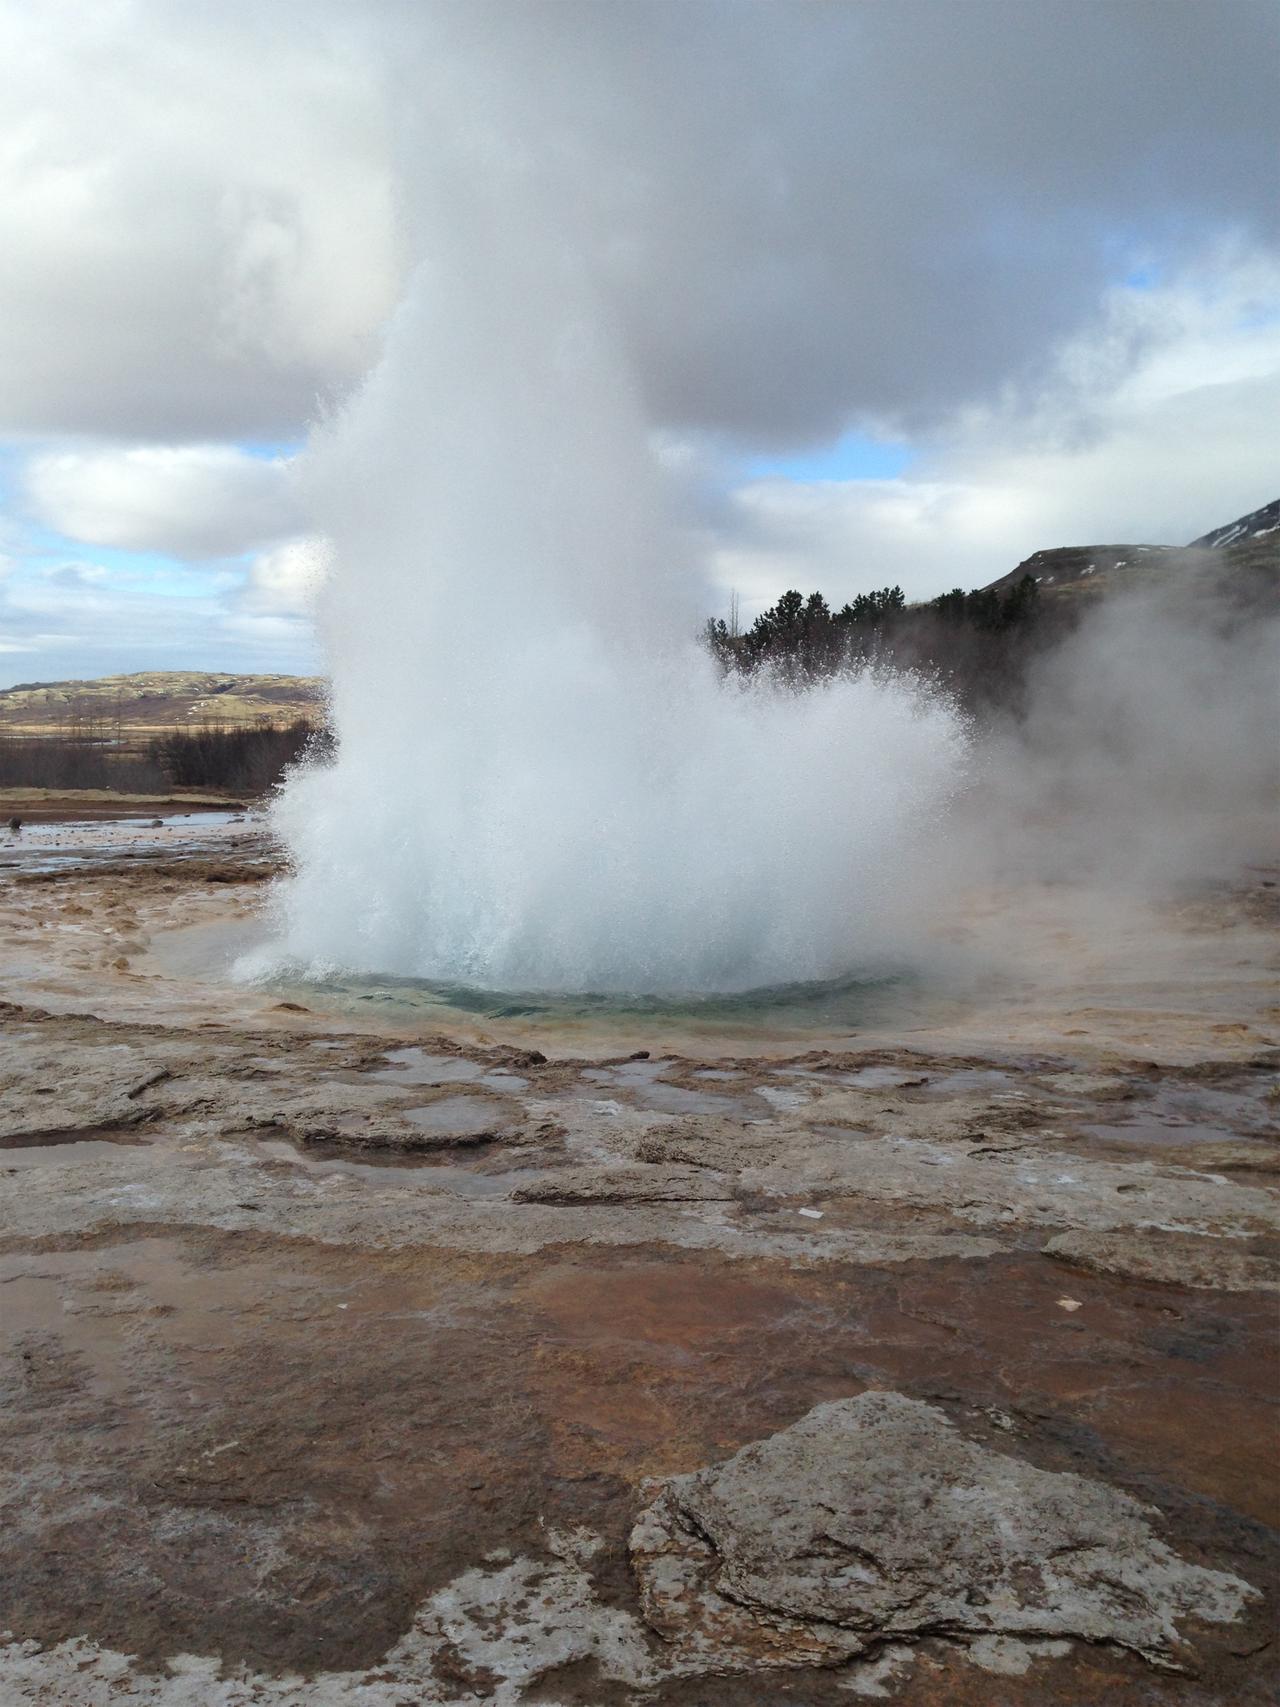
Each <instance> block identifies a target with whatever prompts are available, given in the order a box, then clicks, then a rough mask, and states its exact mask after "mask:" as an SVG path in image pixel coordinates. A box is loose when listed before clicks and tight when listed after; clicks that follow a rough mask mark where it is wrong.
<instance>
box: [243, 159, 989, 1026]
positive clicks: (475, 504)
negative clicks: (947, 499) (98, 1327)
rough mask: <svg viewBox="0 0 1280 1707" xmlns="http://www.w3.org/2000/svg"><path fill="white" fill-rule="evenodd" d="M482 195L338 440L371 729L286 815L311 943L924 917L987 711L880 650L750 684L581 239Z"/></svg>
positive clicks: (718, 983) (336, 586)
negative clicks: (706, 629) (727, 670)
mask: <svg viewBox="0 0 1280 1707" xmlns="http://www.w3.org/2000/svg"><path fill="white" fill-rule="evenodd" d="M448 211H449V217H448V218H447V219H444V218H442V219H439V220H438V221H436V222H435V224H434V227H433V232H432V241H431V244H430V249H429V260H428V261H427V262H425V263H424V264H423V265H422V266H421V268H420V269H419V271H418V273H417V276H416V278H415V280H414V283H413V286H412V288H411V290H410V292H409V294H408V297H407V299H406V301H405V302H404V304H403V306H402V307H401V309H400V311H399V312H398V314H397V316H396V318H395V320H394V322H393V324H392V326H391V327H390V329H389V332H388V336H387V340H386V345H385V350H384V354H383V358H382V360H381V363H380V365H379V366H378V368H377V369H376V371H375V372H374V373H373V374H372V376H371V377H370V379H369V380H368V382H367V384H366V385H365V387H364V389H363V391H362V392H361V393H360V395H359V396H357V397H356V398H355V399H354V401H353V402H352V403H351V405H350V406H349V407H348V408H347V410H346V411H345V413H344V414H343V415H342V416H341V418H340V419H338V420H337V421H336V422H335V423H333V424H332V425H331V426H329V427H327V428H326V429H324V430H323V431H322V432H320V433H319V434H318V435H317V437H316V440H315V442H314V443H313V446H312V448H311V450H310V452H309V454H308V459H307V461H308V465H309V480H310V487H311V494H312V500H313V505H314V509H315V512H316V519H317V523H318V525H319V526H320V528H321V529H322V530H323V532H324V533H325V535H326V536H327V538H328V540H329V541H330V545H331V569H330V574H329V578H328V581H327V585H326V587H325V590H324V592H323V594H322V622H323V626H324V631H325V634H326V638H327V645H328V651H329V661H330V666H331V670H332V680H333V703H332V712H333V718H334V722H335V728H336V732H337V737H338V748H337V755H336V760H335V762H334V763H333V764H332V766H328V767H319V766H316V767H313V768H310V769H306V770H304V771H303V772H301V773H300V774H298V775H297V776H295V777H294V778H293V779H292V780H291V782H290V783H289V785H288V787H287V789H286V790H285V793H284V795H283V798H282V800H281V801H280V804H279V806H278V809H277V810H278V824H279V827H280V829H281V831H282V833H283V834H284V836H285V838H286V840H287V843H288V846H289V848H290V850H291V854H292V860H293V871H292V874H291V875H290V877H289V878H288V879H287V880H285V881H284V882H283V883H282V884H281V885H280V888H279V890H278V893H277V896H276V911H277V923H278V928H279V939H280V940H279V954H280V956H281V957H282V958H283V959H284V960H285V961H287V962H288V963H290V964H291V965H293V966H294V967H299V968H301V969H303V970H304V971H306V972H309V973H311V974H313V975H322V974H324V973H326V972H329V971H332V970H335V969H341V970H343V971H354V972H364V973H384V974H393V975H400V976H414V977H422V978H426V979H432V980H446V981H457V982H465V983H470V984H475V985H482V986H486V987H489V988H494V989H519V990H548V991H553V990H559V991H593V990H594V991H630V992H676V991H716V990H724V991H728V990H742V989H747V988H750V987H753V986H756V985H766V984H778V983H784V982H793V981H803V980H810V979H820V978H824V977H829V976H833V975H837V974H842V973H845V972H848V971H849V970H851V969H852V968H854V967H855V966H856V965H858V964H859V962H860V961H862V960H865V958H866V957H867V956H868V955H869V954H872V953H874V952H877V951H882V950H884V949H886V948H888V947H890V946H892V945H893V943H894V939H895V931H896V929H897V926H898V911H899V904H900V903H901V902H902V901H903V900H904V899H905V897H906V893H907V891H908V889H909V883H908V876H907V874H908V869H909V867H910V866H911V864H912V861H913V858H914V855H913V850H914V849H917V848H918V847H920V845H921V843H922V839H923V840H926V841H927V840H928V833H929V831H930V829H931V828H933V827H934V826H936V823H937V821H938V819H939V817H940V815H941V812H942V810H943V808H944V806H945V802H946V800H947V798H948V796H949V795H950V794H951V793H952V791H953V790H954V788H955V787H956V784H957V780H958V778H959V776H960V775H961V774H962V771H963V760H964V749H965V738H964V733H963V728H962V724H961V722H960V720H959V719H958V718H957V717H956V715H955V713H954V712H953V710H952V709H951V708H950V707H949V706H948V704H947V703H946V702H945V701H944V700H943V699H941V698H939V697H937V696H934V695H929V694H927V693H924V692H922V691H920V690H918V689H916V688H914V687H913V686H911V685H910V684H908V683H906V682H904V681H901V680H893V679H877V678H874V677H872V676H870V675H863V676H861V677H858V678H856V679H846V680H841V681H838V682H836V683H833V684H832V685H830V686H827V687H824V688H821V689H819V690H814V691H809V692H803V693H796V692H792V691H788V690H787V689H786V688H784V687H781V686H779V685H776V684H770V683H767V682H760V683H757V684H754V685H751V686H748V687H741V686H737V685H734V684H733V683H728V684H726V683H722V682H721V681H720V679H719V675H718V672H717V669H716V667H715V665H714V663H713V661H712V659H711V658H710V657H709V656H708V655H707V654H706V652H705V650H704V649H703V648H702V646H701V645H700V644H699V642H698V640H697V638H696V637H697V631H698V627H699V622H700V619H701V617H702V616H703V615H704V614H705V612H706V610H707V608H708V602H707V600H708V595H707V594H706V593H705V591H704V589H703V588H702V586H701V585H700V583H699V578H698V576H697V574H696V571H695V570H694V569H693V568H692V566H691V565H690V564H689V563H688V562H687V560H686V559H685V556H684V553H683V548H682V547H681V545H680V543H679V541H678V538H677V536H676V533H675V531H674V530H673V529H672V528H671V527H670V526H669V525H668V523H667V520H666V516H665V505H664V500H663V495H662V492H661V482H660V478H659V475H658V471H657V469H656V467H655V463H654V460H653V457H652V455H651V452H650V449H649V437H648V435H647V432H646V428H645V423H644V420H643V418H642V415H641V412H640V409H639V407H638V406H637V404H636V402H635V400H634V398H633V396H632V393H631V389H630V387H629V384H628V380H627V374H626V369H625V364H624V362H623V361H622V359H621V357H620V354H619V352H618V351H617V350H616V349H615V348H614V347H613V343H612V340H611V338H610V337H609V335H608V332H607V328H606V322H605V317H604V315H603V314H602V313H601V312H599V311H598V309H597V306H596V304H595V303H594V301H593V299H592V296H591V293H590V290H589V287H588V285H587V284H586V282H585V280H584V278H583V276H582V274H581V272H580V270H579V268H578V266H577V265H576V262H575V259H574V257H573V255H572V253H570V252H569V246H560V245H558V244H557V243H556V242H555V241H554V240H553V239H552V238H551V237H550V236H549V235H548V222H547V221H546V220H538V219H537V218H535V217H533V216H532V215H531V214H530V213H529V211H528V203H527V201H522V199H521V197H520V196H519V195H510V196H505V197H502V198H501V205H499V198H497V197H496V196H495V195H494V194H492V192H490V194H489V199H488V200H487V201H485V202H483V203H482V204H481V205H477V204H476V203H475V202H474V201H473V200H472V201H468V203H467V205H466V207H465V209H462V208H461V202H460V201H459V203H455V204H454V205H453V206H451V207H450V209H449V210H448ZM931 851H932V855H933V857H934V858H936V857H937V849H936V847H934V848H933V849H932V850H931Z"/></svg>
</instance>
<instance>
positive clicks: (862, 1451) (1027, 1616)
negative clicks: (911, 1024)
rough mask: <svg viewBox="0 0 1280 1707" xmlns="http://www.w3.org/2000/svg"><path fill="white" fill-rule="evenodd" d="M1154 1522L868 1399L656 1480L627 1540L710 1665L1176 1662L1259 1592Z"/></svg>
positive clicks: (700, 1661) (664, 1604)
mask: <svg viewBox="0 0 1280 1707" xmlns="http://www.w3.org/2000/svg"><path fill="white" fill-rule="evenodd" d="M1157 1518H1158V1513H1156V1512H1154V1511H1153V1510H1152V1509H1151V1508H1150V1507H1146V1506H1142V1505H1140V1504H1139V1503H1138V1502H1137V1501H1136V1500H1133V1499H1131V1498H1129V1496H1128V1495H1127V1494H1123V1493H1120V1492H1119V1491H1118V1490H1116V1489H1114V1488H1111V1487H1108V1486H1106V1485H1104V1484H1102V1483H1099V1482H1093V1481H1089V1480H1087V1479H1086V1478H1084V1477H1083V1476H1077V1475H1064V1474H1056V1473H1051V1472H1048V1471H1045V1470H1039V1469H1037V1468H1036V1467H1035V1466H1034V1465H1032V1464H1028V1463H1026V1462H1025V1461H1024V1460H1022V1459H1019V1458H1015V1457H1011V1456H1009V1455H1007V1454H1006V1453H1003V1452H996V1451H992V1450H991V1449H990V1448H988V1447H985V1446H981V1445H978V1444H975V1443H974V1442H973V1441H970V1440H967V1439H965V1437H964V1436H963V1435H962V1434H961V1433H960V1432H959V1431H958V1430H957V1429H956V1428H955V1427H954V1426H953V1425H952V1424H951V1423H950V1421H949V1420H948V1419H947V1417H946V1416H945V1414H944V1413H943V1412H942V1411H940V1410H938V1409H936V1408H935V1407H934V1406H932V1405H927V1404H923V1403H921V1402H919V1401H917V1400H913V1399H908V1398H905V1397H903V1395H901V1394H899V1393H882V1392H873V1393H864V1394H862V1395H861V1396H860V1397H858V1398H856V1399H842V1400H838V1401H836V1402H834V1403H831V1404H825V1405H819V1406H817V1407H816V1408H815V1409H814V1410H812V1411H810V1412H809V1413H808V1415H807V1416H805V1417H802V1418H801V1420H800V1421H799V1422H797V1423H796V1424H794V1426H793V1427H791V1428H788V1429H785V1430H783V1432H782V1433H780V1434H775V1435H772V1436H770V1437H769V1438H768V1439H767V1440H762V1441H757V1442H756V1443H755V1444H753V1445H751V1446H747V1447H744V1448H743V1449H742V1451H740V1452H738V1453H736V1454H735V1455H734V1456H733V1457H732V1458H730V1459H728V1460H727V1461H726V1462H725V1463H723V1464H719V1465H715V1466H712V1467H710V1468H707V1469H704V1470H699V1471H696V1472H694V1473H693V1474H691V1475H686V1476H677V1477H675V1478H673V1479H672V1480H671V1481H669V1482H666V1483H664V1484H662V1485H661V1490H660V1492H659V1493H658V1495H657V1498H656V1499H655V1500H654V1502H653V1503H652V1504H651V1505H650V1506H649V1507H648V1508H647V1509H646V1510H645V1511H644V1512H643V1513H642V1514H641V1516H640V1518H639V1520H638V1522H637V1524H636V1526H635V1529H634V1531H633V1533H632V1538H631V1547H632V1558H633V1562H634V1565H635V1569H636V1572H637V1576H638V1579H639V1583H640V1588H641V1594H642V1598H643V1603H644V1610H645V1616H646V1618H647V1619H648V1621H649V1622H650V1624H652V1625H653V1626H654V1628H656V1629H657V1630H658V1631H659V1632H660V1633H661V1634H662V1635H663V1636H664V1637H665V1638H666V1639H667V1640H668V1641H669V1642H671V1643H673V1644H674V1645H675V1647H676V1649H677V1651H678V1652H679V1654H680V1656H681V1658H682V1660H683V1661H684V1663H686V1664H689V1665H693V1666H696V1667H697V1668H698V1669H717V1667H718V1668H719V1669H722V1670H725V1671H736V1670H743V1669H751V1668H754V1667H757V1666H759V1665H762V1664H765V1665H768V1664H774V1665H784V1666H800V1665H812V1664H815V1663H818V1664H823V1663H825V1664H837V1663H839V1662H840V1661H842V1660H846V1659H849V1658H852V1657H854V1656H855V1655H858V1654H862V1653H865V1652H867V1651H868V1650H869V1649H871V1648H873V1647H875V1646H877V1645H878V1644H880V1643H885V1642H899V1643H900V1642H903V1641H908V1642H910V1641H913V1640H920V1639H922V1638H924V1637H926V1636H941V1637H945V1638H948V1639H950V1640H958V1641H962V1642H964V1641H970V1640H985V1639H987V1638H990V1637H1013V1638H1018V1639H1021V1640H1024V1641H1045V1640H1050V1641H1052V1640H1060V1639H1063V1638H1072V1637H1076V1638H1081V1639H1083V1640H1085V1641H1089V1642H1107V1643H1113V1644H1115V1645H1117V1646H1119V1647H1122V1648H1128V1649H1131V1650H1132V1651H1133V1652H1135V1653H1138V1654H1141V1655H1142V1656H1143V1657H1144V1658H1145V1659H1147V1660H1148V1661H1150V1662H1151V1663H1152V1664H1153V1665H1157V1666H1161V1667H1164V1668H1169V1669H1177V1668H1178V1667H1179V1666H1180V1665H1181V1664H1182V1663H1184V1662H1185V1661H1186V1660H1187V1659H1188V1658H1189V1650H1188V1649H1187V1648H1186V1646H1185V1644H1184V1642H1183V1640H1182V1638H1181V1637H1180V1635H1179V1631H1178V1628H1177V1626H1178V1623H1179V1621H1180V1620H1183V1619H1187V1618H1191V1617H1194V1618H1196V1619H1198V1620H1201V1621H1207V1622H1225V1621H1230V1620H1232V1619H1234V1618H1236V1617H1237V1616H1238V1614H1239V1613H1240V1612H1241V1610H1242V1609H1243V1608H1244V1606H1245V1603H1246V1602H1247V1601H1248V1600H1249V1599H1251V1598H1253V1597H1254V1595H1255V1592H1256V1591H1255V1590H1254V1589H1252V1588H1251V1587H1250V1585H1249V1584H1247V1583H1245V1582H1243V1581H1242V1580H1241V1579H1240V1578H1238V1577H1235V1576H1230V1575H1228V1574H1226V1573H1225V1572H1222V1571H1215V1570H1208V1569H1206V1568H1205V1567H1203V1566H1200V1565H1195V1564H1191V1563H1188V1562H1187V1561H1186V1560H1184V1559H1182V1558H1179V1557H1178V1555H1177V1554H1175V1553H1174V1552H1172V1551H1171V1550H1170V1548H1169V1547H1168V1546H1166V1545H1165V1543H1164V1542H1163V1541H1161V1540H1160V1538H1159V1537H1158V1535H1157V1534H1156V1533H1155V1530H1154V1528H1153V1526H1152V1525H1153V1520H1155V1519H1157Z"/></svg>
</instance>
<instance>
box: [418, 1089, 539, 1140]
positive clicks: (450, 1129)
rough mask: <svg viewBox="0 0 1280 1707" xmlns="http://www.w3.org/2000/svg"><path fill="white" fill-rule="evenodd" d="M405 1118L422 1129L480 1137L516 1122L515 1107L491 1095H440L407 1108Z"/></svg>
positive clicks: (424, 1130)
mask: <svg viewBox="0 0 1280 1707" xmlns="http://www.w3.org/2000/svg"><path fill="white" fill-rule="evenodd" d="M404 1116H405V1119H406V1120H408V1121H410V1122H411V1123H412V1124H413V1125H414V1126H416V1127H418V1128H419V1129H420V1130H421V1131H423V1132H444V1133H457V1134H458V1135H459V1136H462V1137H477V1136H480V1135H481V1134H483V1133H486V1132H499V1131H501V1130H502V1128H503V1127H509V1126H511V1125H512V1124H513V1119H514V1118H515V1117H516V1116H515V1111H513V1110H512V1109H511V1108H510V1107H509V1106H508V1105H507V1104H505V1103H500V1102H496V1101H494V1100H493V1099H492V1098H490V1097H441V1099H440V1101H439V1102H429V1103H424V1104H423V1106H422V1107H421V1108H407V1109H405V1111H404Z"/></svg>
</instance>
